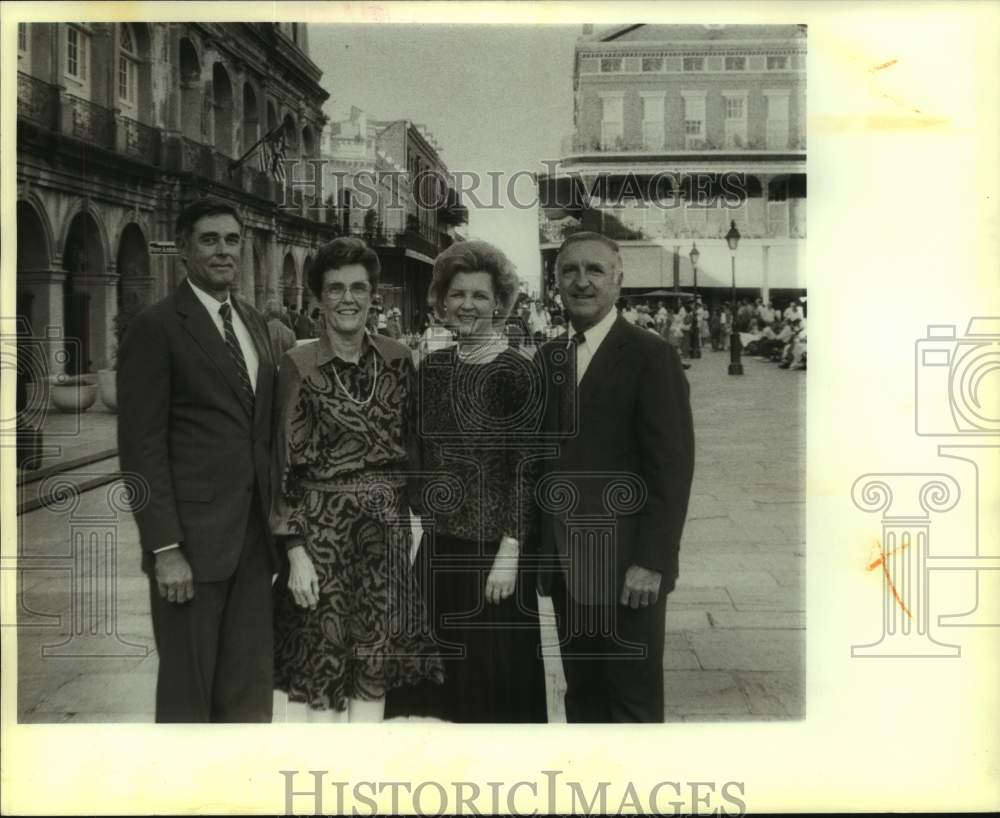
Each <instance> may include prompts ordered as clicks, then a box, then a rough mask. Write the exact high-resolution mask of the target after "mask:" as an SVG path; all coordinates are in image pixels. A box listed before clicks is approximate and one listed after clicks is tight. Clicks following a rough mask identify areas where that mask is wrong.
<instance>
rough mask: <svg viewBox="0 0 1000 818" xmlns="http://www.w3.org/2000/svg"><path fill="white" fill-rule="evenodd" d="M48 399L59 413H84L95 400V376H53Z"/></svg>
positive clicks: (50, 380)
mask: <svg viewBox="0 0 1000 818" xmlns="http://www.w3.org/2000/svg"><path fill="white" fill-rule="evenodd" d="M49 397H50V399H51V401H52V405H53V406H54V407H55V408H56V409H58V410H59V411H60V412H86V411H87V410H88V409H89V408H90V407H91V406H93V405H94V402H95V401H96V400H97V376H96V375H53V376H52V377H51V378H50V379H49Z"/></svg>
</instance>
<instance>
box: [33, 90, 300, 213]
mask: <svg viewBox="0 0 1000 818" xmlns="http://www.w3.org/2000/svg"><path fill="white" fill-rule="evenodd" d="M17 115H18V120H19V122H20V121H24V122H30V123H33V124H34V125H37V126H39V127H41V128H44V129H46V130H49V131H52V132H54V133H61V134H65V135H67V136H72V137H74V138H76V139H80V140H83V141H85V142H88V143H90V144H92V145H97V146H100V147H102V148H106V149H107V150H109V151H114V152H115V153H118V154H120V155H123V156H128V157H130V158H132V159H134V160H138V161H140V162H145V163H146V164H149V165H160V166H162V167H163V168H165V169H167V170H170V171H174V172H176V171H183V172H187V173H191V174H193V175H195V176H200V177H203V178H206V179H212V180H214V181H216V182H219V183H221V184H223V185H227V186H229V187H233V188H237V189H241V190H245V191H247V192H249V193H253V194H254V195H255V196H258V197H260V198H261V199H267V200H274V199H275V197H276V196H279V195H280V193H281V191H280V190H276V183H275V181H274V180H273V179H272V178H271V177H270V176H269V175H267V174H265V173H262V172H261V171H259V170H258V169H257V166H256V160H255V159H251V160H250V161H249V162H246V163H244V164H243V165H241V166H240V167H238V168H236V169H234V170H233V171H230V169H229V165H230V163H231V162H232V159H231V157H229V156H225V155H224V154H222V153H220V152H218V151H214V150H213V149H212V146H210V145H204V144H202V143H201V142H198V141H197V140H194V139H189V138H187V137H171V136H167V135H165V133H164V132H163V131H162V130H161V129H160V128H156V127H153V126H150V125H147V124H145V123H143V122H139V121H138V120H135V119H132V118H130V117H126V116H122V115H121V114H118V113H116V112H115V111H112V110H111V109H109V108H105V107H104V106H102V105H98V104H97V103H95V102H91V101H90V100H86V99H82V98H80V97H77V96H73V95H71V94H67V93H66V92H65V90H64V89H62V88H60V87H59V86H57V85H52V84H50V83H47V82H45V81H43V80H40V79H38V78H36V77H33V76H31V75H29V74H25V73H23V72H20V71H19V72H18V75H17ZM302 209H303V211H304V207H303V208H302Z"/></svg>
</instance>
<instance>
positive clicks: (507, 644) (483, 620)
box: [386, 534, 547, 723]
mask: <svg viewBox="0 0 1000 818" xmlns="http://www.w3.org/2000/svg"><path fill="white" fill-rule="evenodd" d="M432 542H433V547H432V546H431V543H432ZM498 546H499V543H496V542H492V543H482V544H480V543H476V542H471V541H469V540H462V539H458V538H455V537H449V536H447V535H441V534H438V535H435V536H434V537H433V538H431V537H428V536H426V535H425V537H424V539H423V541H422V542H421V544H420V550H419V552H418V554H417V560H416V563H415V565H414V572H415V574H416V577H417V581H418V582H419V584H420V587H421V591H422V593H423V596H424V602H425V604H426V606H427V610H428V614H429V617H430V624H431V630H432V631H433V634H434V637H435V639H436V640H437V644H438V650H439V651H440V652H441V656H442V659H443V662H444V673H445V679H444V684H432V683H426V682H424V683H418V684H415V685H404V686H402V687H398V688H396V689H394V690H392V691H390V692H389V695H388V697H387V699H386V718H392V717H393V716H433V717H436V718H439V719H444V720H446V721H453V722H473V723H513V722H544V721H546V718H547V717H546V706H545V673H544V669H543V666H542V659H541V652H540V631H539V625H538V597H537V596H536V595H535V587H534V574H533V573H532V572H531V571H526V570H524V569H523V565H524V560H523V558H522V561H521V564H522V567H521V570H519V571H518V581H517V585H516V589H515V592H514V593H513V594H512V595H511V596H510V597H508V598H507V599H505V600H504V601H503V602H501V603H499V604H493V603H490V602H487V601H486V598H485V593H484V592H485V587H486V578H487V577H488V576H489V571H490V566H491V565H492V563H493V558H494V556H495V555H496V552H497V548H498ZM432 551H433V553H431V552H432Z"/></svg>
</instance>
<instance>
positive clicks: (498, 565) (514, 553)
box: [486, 537, 520, 605]
mask: <svg viewBox="0 0 1000 818" xmlns="http://www.w3.org/2000/svg"><path fill="white" fill-rule="evenodd" d="M519 552H520V546H519V545H518V542H517V540H515V539H514V538H513V537H503V538H502V539H501V540H500V548H499V549H497V555H496V557H494V558H493V567H492V568H491V569H490V575H489V576H488V577H487V578H486V601H487V602H492V603H493V604H494V605H495V604H497V603H498V602H502V601H503V600H505V599H507V597H509V596H510V595H511V594H512V593H514V584H515V582H516V581H517V558H518V554H519Z"/></svg>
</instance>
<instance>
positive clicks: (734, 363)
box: [726, 221, 743, 375]
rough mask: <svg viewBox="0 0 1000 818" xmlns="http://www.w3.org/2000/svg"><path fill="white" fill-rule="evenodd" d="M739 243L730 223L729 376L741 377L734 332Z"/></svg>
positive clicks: (737, 338) (736, 340)
mask: <svg viewBox="0 0 1000 818" xmlns="http://www.w3.org/2000/svg"><path fill="white" fill-rule="evenodd" d="M739 243H740V231H739V230H737V229H736V222H735V221H731V222H730V227H729V232H728V233H726V244H728V245H729V253H730V257H731V260H732V269H733V296H732V315H731V316H730V320H731V322H732V335H731V336H730V337H729V374H730V375H742V374H743V364H742V363H740V334H739V332H737V331H736V248H737V247H738V246H739Z"/></svg>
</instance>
